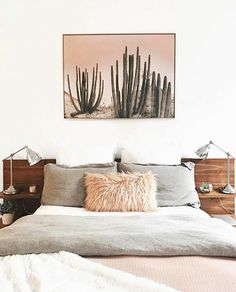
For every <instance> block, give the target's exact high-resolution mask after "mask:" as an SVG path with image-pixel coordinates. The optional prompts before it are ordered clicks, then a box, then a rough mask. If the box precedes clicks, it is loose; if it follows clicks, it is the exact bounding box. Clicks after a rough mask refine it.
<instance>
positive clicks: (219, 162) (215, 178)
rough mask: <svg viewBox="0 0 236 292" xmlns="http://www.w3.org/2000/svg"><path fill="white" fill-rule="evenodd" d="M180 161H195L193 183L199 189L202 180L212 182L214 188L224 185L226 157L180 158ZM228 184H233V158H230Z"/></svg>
mask: <svg viewBox="0 0 236 292" xmlns="http://www.w3.org/2000/svg"><path fill="white" fill-rule="evenodd" d="M181 161H182V162H187V161H192V162H194V163H195V184H196V188H197V189H199V187H200V186H201V184H202V183H203V182H209V183H212V184H213V187H214V189H218V188H220V187H223V186H224V185H226V179H227V159H224V158H222V159H219V158H217V159H215V158H214V159H206V160H202V159H193V158H182V159H181ZM230 184H232V185H234V159H230Z"/></svg>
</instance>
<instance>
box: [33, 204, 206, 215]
mask: <svg viewBox="0 0 236 292" xmlns="http://www.w3.org/2000/svg"><path fill="white" fill-rule="evenodd" d="M190 213H191V214H193V213H194V214H196V216H206V217H209V215H208V214H207V213H206V212H204V211H202V210H201V209H196V208H192V207H188V206H179V207H159V208H158V210H157V211H155V212H92V211H88V210H86V209H85V208H77V207H62V206H40V207H39V208H38V209H37V210H36V211H35V213H34V214H35V215H68V216H69V215H71V216H111V215H112V216H120V217H123V216H136V215H140V216H153V215H155V216H165V215H168V214H176V215H178V214H190Z"/></svg>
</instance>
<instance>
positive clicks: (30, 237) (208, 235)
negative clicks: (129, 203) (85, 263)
mask: <svg viewBox="0 0 236 292" xmlns="http://www.w3.org/2000/svg"><path fill="white" fill-rule="evenodd" d="M61 250H64V251H69V252H73V253H76V254H79V255H82V256H109V255H146V256H147V255H148V256H177V255H203V256H229V257H236V229H235V228H233V227H231V226H230V225H228V224H227V223H224V222H223V221H221V220H218V219H212V218H210V217H209V216H205V215H204V216H196V215H191V214H186V215H182V214H175V215H165V216H156V215H154V214H153V215H152V214H151V215H147V216H140V215H134V216H124V217H118V216H113V215H111V216H109V217H106V216H100V217H96V216H86V217H76V216H65V215H64V216H61V215H60V216H58V215H43V216H42V215H31V216H26V217H23V218H21V219H19V220H17V221H16V222H15V223H14V224H13V225H11V226H9V227H7V228H4V229H2V230H0V255H1V256H5V255H11V254H28V253H51V252H58V251H61Z"/></svg>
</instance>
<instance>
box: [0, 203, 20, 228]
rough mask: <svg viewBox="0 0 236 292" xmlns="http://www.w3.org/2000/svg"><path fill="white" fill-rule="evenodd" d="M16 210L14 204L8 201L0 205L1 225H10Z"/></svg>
mask: <svg viewBox="0 0 236 292" xmlns="http://www.w3.org/2000/svg"><path fill="white" fill-rule="evenodd" d="M16 209H17V208H16V205H15V203H14V202H12V201H10V200H6V201H4V202H3V203H2V204H1V205H0V210H1V212H0V213H1V214H2V224H3V225H10V224H11V223H12V222H13V220H14V213H15V211H16Z"/></svg>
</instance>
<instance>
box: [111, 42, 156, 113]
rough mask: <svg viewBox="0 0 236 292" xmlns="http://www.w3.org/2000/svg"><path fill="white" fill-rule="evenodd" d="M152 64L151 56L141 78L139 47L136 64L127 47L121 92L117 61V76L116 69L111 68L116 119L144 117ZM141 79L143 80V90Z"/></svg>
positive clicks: (124, 56)
mask: <svg viewBox="0 0 236 292" xmlns="http://www.w3.org/2000/svg"><path fill="white" fill-rule="evenodd" d="M150 63H151V57H150V55H149V57H148V62H146V61H145V62H144V69H143V74H142V77H141V57H140V54H139V47H137V51H136V60H135V62H134V55H133V54H132V55H128V53H127V47H125V53H124V54H123V64H122V65H123V66H122V69H123V74H122V79H123V80H122V89H121V90H120V85H119V62H118V61H116V66H115V74H114V68H113V66H111V88H112V100H113V106H114V112H115V117H117V118H130V117H133V116H142V114H143V112H144V109H145V106H146V102H147V97H148V93H149V88H150V77H149V76H150ZM114 75H115V77H114ZM140 79H142V81H141V89H140Z"/></svg>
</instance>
